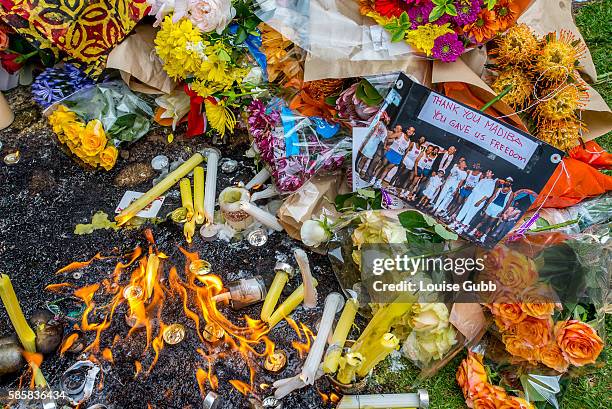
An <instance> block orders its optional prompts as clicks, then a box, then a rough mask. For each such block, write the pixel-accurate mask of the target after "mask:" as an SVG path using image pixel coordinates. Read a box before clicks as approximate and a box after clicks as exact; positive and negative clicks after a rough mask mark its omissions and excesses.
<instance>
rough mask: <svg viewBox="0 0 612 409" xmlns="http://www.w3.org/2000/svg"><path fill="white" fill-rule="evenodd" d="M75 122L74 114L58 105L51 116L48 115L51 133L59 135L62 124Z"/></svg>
mask: <svg viewBox="0 0 612 409" xmlns="http://www.w3.org/2000/svg"><path fill="white" fill-rule="evenodd" d="M76 121H77V117H76V114H75V113H74V112H72V111H70V110H69V109H68V108H66V107H65V106H64V105H60V106H59V107H57V109H56V110H55V111H54V112H53V113H52V114H51V115H49V123H50V124H51V126H52V127H53V132H55V133H59V130H61V129H62V127H63V125H64V124H66V123H68V122H76Z"/></svg>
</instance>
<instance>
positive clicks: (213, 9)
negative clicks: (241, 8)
mask: <svg viewBox="0 0 612 409" xmlns="http://www.w3.org/2000/svg"><path fill="white" fill-rule="evenodd" d="M235 15H236V9H235V8H234V7H232V2H231V1H230V0H189V20H191V22H192V23H193V25H194V26H196V27H197V28H198V29H200V31H202V32H204V33H208V32H211V31H216V32H217V33H218V34H221V32H222V31H223V29H225V27H227V25H228V24H229V22H230V21H231V20H232V19H233V18H234V16H235Z"/></svg>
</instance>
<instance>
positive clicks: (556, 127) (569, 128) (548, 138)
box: [536, 119, 586, 150]
mask: <svg viewBox="0 0 612 409" xmlns="http://www.w3.org/2000/svg"><path fill="white" fill-rule="evenodd" d="M585 130H586V126H585V125H584V124H583V123H582V122H580V121H578V120H574V119H570V120H561V121H540V123H539V125H538V133H537V135H536V136H537V137H538V138H539V139H541V140H543V141H544V142H546V143H548V144H550V145H552V146H554V147H555V148H558V149H561V150H568V149H571V148H573V147H574V146H576V145H578V143H579V141H580V137H581V135H582V132H583V131H585Z"/></svg>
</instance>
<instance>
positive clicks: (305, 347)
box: [290, 322, 314, 358]
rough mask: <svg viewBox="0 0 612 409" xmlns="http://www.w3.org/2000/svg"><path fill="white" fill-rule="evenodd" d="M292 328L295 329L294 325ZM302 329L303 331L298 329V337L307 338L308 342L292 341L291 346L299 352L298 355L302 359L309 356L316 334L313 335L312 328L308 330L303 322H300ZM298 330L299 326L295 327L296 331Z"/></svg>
mask: <svg viewBox="0 0 612 409" xmlns="http://www.w3.org/2000/svg"><path fill="white" fill-rule="evenodd" d="M294 324H295V323H294ZM290 325H291V324H290ZM292 327H293V325H292ZM300 327H301V329H302V330H301V331H300V330H299V328H298V329H297V331H296V332H297V334H298V337H299V338H300V339H304V338H306V341H305V342H298V341H291V346H292V347H293V348H294V349H295V350H296V351H297V353H298V355H299V356H300V358H304V357H305V356H306V355H307V354H308V352H309V351H310V345H311V344H312V338H314V334H313V333H312V331H311V330H310V328H308V327H307V326H306V325H305V324H304V323H302V322H300ZM296 328H297V326H296V327H294V329H296ZM302 333H303V334H304V337H302Z"/></svg>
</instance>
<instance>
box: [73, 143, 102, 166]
mask: <svg viewBox="0 0 612 409" xmlns="http://www.w3.org/2000/svg"><path fill="white" fill-rule="evenodd" d="M77 149H78V148H77ZM79 158H81V160H82V161H83V162H85V163H86V164H87V165H89V166H91V167H94V168H96V167H98V164H99V163H100V158H99V157H98V156H79Z"/></svg>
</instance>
